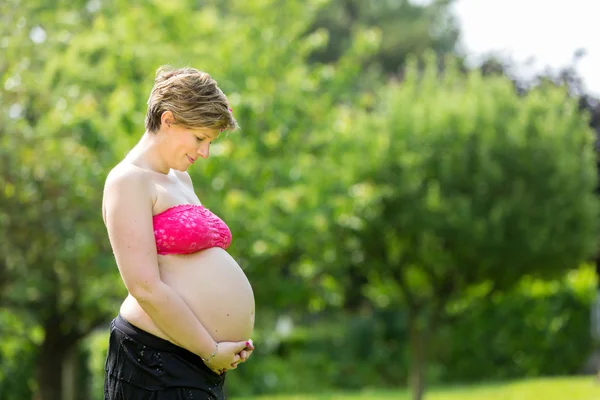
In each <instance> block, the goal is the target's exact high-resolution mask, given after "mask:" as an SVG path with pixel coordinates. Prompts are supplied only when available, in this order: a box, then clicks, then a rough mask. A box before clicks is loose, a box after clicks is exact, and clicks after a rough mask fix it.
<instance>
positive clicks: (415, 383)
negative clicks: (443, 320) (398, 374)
mask: <svg viewBox="0 0 600 400" xmlns="http://www.w3.org/2000/svg"><path fill="white" fill-rule="evenodd" d="M420 322H421V321H419V319H418V318H414V317H413V318H411V319H410V321H409V341H410V350H409V351H410V377H409V379H410V387H411V390H412V398H413V400H422V399H423V395H424V393H425V366H426V363H427V361H426V353H425V344H426V342H427V338H426V329H425V328H424V326H423V325H422V324H421V323H420Z"/></svg>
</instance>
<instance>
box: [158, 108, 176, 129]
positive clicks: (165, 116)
mask: <svg viewBox="0 0 600 400" xmlns="http://www.w3.org/2000/svg"><path fill="white" fill-rule="evenodd" d="M160 123H161V125H163V126H171V125H173V124H174V123H175V117H174V116H173V113H172V112H171V111H165V112H163V113H162V115H161V116H160Z"/></svg>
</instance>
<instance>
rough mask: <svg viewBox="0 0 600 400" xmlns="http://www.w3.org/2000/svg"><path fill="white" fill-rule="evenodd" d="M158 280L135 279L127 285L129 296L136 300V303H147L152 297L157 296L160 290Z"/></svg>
mask: <svg viewBox="0 0 600 400" xmlns="http://www.w3.org/2000/svg"><path fill="white" fill-rule="evenodd" d="M161 283H162V282H160V280H156V281H154V280H153V281H147V280H146V281H137V282H135V283H134V284H132V285H130V286H129V287H128V291H129V294H130V295H131V297H133V298H134V299H136V300H137V302H138V303H140V304H141V303H149V302H151V301H152V299H156V298H157V296H156V295H157V293H158V291H159V290H160V284H161Z"/></svg>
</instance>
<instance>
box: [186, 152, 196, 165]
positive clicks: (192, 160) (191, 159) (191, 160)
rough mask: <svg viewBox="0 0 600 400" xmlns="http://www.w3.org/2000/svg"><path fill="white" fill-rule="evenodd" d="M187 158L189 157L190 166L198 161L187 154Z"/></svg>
mask: <svg viewBox="0 0 600 400" xmlns="http://www.w3.org/2000/svg"><path fill="white" fill-rule="evenodd" d="M186 156H187V158H188V161H189V162H190V164H193V163H194V162H195V161H196V160H194V159H193V158H192V157H190V156H188V155H187V154H186Z"/></svg>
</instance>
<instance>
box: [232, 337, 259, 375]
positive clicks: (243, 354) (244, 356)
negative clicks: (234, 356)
mask: <svg viewBox="0 0 600 400" xmlns="http://www.w3.org/2000/svg"><path fill="white" fill-rule="evenodd" d="M253 351H254V344H253V343H252V339H250V340H248V341H247V342H246V347H244V349H243V350H242V351H240V360H239V361H238V362H236V363H234V364H232V365H231V368H232V369H235V368H237V366H238V364H239V363H242V362H246V361H248V358H250V355H252V352H253Z"/></svg>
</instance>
